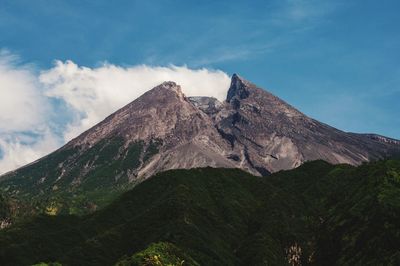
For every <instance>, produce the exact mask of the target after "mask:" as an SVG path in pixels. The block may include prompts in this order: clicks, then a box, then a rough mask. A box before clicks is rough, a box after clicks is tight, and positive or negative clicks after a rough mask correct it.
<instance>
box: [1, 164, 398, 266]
mask: <svg viewBox="0 0 400 266" xmlns="http://www.w3.org/2000/svg"><path fill="white" fill-rule="evenodd" d="M399 177H400V161H399V160H388V161H379V162H375V163H369V164H364V165H362V166H359V167H357V168H355V167H351V166H348V165H337V166H334V165H330V164H328V163H326V162H323V161H315V162H309V163H305V164H304V165H302V166H301V167H299V168H296V169H294V170H290V171H281V172H279V173H276V174H273V175H272V176H271V178H261V177H256V176H251V175H249V174H247V173H245V172H242V171H240V170H234V169H212V168H206V169H191V170H173V171H167V172H165V173H161V174H158V175H156V176H155V177H153V178H150V179H148V180H146V181H144V182H142V183H141V184H139V185H138V186H136V187H135V188H133V190H131V191H129V192H127V193H125V194H124V195H123V196H122V197H120V198H118V199H117V200H116V201H115V202H114V203H113V204H111V205H110V206H109V207H106V208H104V209H103V210H100V211H98V212H95V213H93V214H91V215H87V216H82V217H76V216H55V217H52V216H40V217H37V218H35V219H33V220H31V221H29V222H25V223H22V224H16V225H14V226H13V227H11V228H9V229H6V230H3V231H0V246H1V247H2V249H1V250H0V264H1V265H29V264H32V263H36V262H39V261H47V262H49V261H58V262H61V263H62V264H63V265H77V264H79V265H110V264H113V263H115V262H117V261H120V262H121V263H123V262H126V263H128V262H129V261H131V262H132V261H133V262H134V261H137V260H142V259H143V260H145V259H146V258H147V259H149V260H150V259H151V258H150V257H149V256H150V255H151V254H152V255H153V256H154V252H156V253H157V254H158V255H160V256H161V257H160V258H159V259H160V260H161V261H164V260H167V259H168V260H169V261H170V260H174V261H176V260H178V259H183V260H184V259H186V261H187V264H186V265H197V264H199V265H265V264H267V263H268V265H286V264H289V263H290V262H292V263H293V264H292V265H299V263H300V262H301V264H302V265H355V264H356V265H397V264H398V263H399V262H400V253H399V252H398V244H399V243H400V231H399V228H398V226H397V225H398V222H399V219H400V215H399V213H400V181H399ZM155 250H156V251H155ZM131 255H133V256H131ZM153 259H154V257H153ZM122 265H131V264H122ZM132 265H135V264H132ZM150 265H157V264H155V263H154V264H150ZM184 265H185V264H184Z"/></svg>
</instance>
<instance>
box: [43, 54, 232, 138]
mask: <svg viewBox="0 0 400 266" xmlns="http://www.w3.org/2000/svg"><path fill="white" fill-rule="evenodd" d="M169 80H171V81H175V82H177V83H178V84H180V85H181V86H182V90H183V92H184V93H185V94H186V95H187V96H213V97H216V98H218V99H220V100H224V99H225V97H226V91H227V89H228V86H229V82H230V79H229V76H228V75H227V74H226V73H224V72H222V71H217V70H207V69H198V70H193V69H189V68H187V67H177V66H170V67H149V66H145V65H140V66H133V67H127V68H124V67H119V66H115V65H110V64H104V65H103V66H100V67H98V68H87V67H79V66H77V65H76V64H75V63H73V62H71V61H67V62H60V61H57V62H56V65H55V67H54V68H52V69H50V70H47V71H44V72H43V73H42V74H41V75H40V81H41V83H42V84H44V85H45V87H46V89H47V93H46V95H47V96H48V97H56V98H59V99H62V100H64V101H65V102H66V103H67V104H68V106H69V107H70V108H71V110H72V111H73V113H74V114H75V121H74V122H73V123H71V124H70V125H69V126H68V130H67V132H66V133H65V136H64V137H65V140H66V141H68V140H70V139H71V138H73V137H76V136H77V135H78V134H79V133H81V132H82V131H84V130H85V129H88V128H90V127H91V126H93V125H94V124H96V123H98V122H100V121H101V120H102V119H104V118H105V117H106V116H107V115H109V114H111V113H112V112H114V111H116V110H118V109H119V108H121V107H122V106H124V105H126V104H127V103H129V102H131V101H132V100H134V99H136V98H137V97H139V96H140V95H142V94H143V93H145V92H146V91H148V90H149V89H151V88H153V87H155V86H157V85H158V84H160V83H162V82H164V81H169Z"/></svg>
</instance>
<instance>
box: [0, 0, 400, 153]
mask: <svg viewBox="0 0 400 266" xmlns="http://www.w3.org/2000/svg"><path fill="white" fill-rule="evenodd" d="M399 10H400V2H399V1H390V0H388V1H385V0H384V1H370V0H362V1H361V0H360V1H324V0H319V1H317V0H309V1H306V0H273V1H271V0H264V1H232V0H230V1H215V0H214V1H207V0H205V1H204V0H203V1H172V0H163V1H161V0H160V1H100V0H97V1H87V0H80V1H59V0H51V1H50V0H47V1H44V0H36V1H29V0H25V1H21V0H12V1H7V0H2V1H1V3H0V49H1V50H2V51H3V54H7V55H8V56H9V57H10V55H11V56H12V57H13V58H14V59H12V60H11V61H12V65H13V68H18V67H23V68H24V69H27V68H28V69H29V71H31V72H33V73H41V72H43V71H46V70H48V69H51V68H53V67H54V64H55V63H54V62H55V60H61V61H62V62H65V61H66V60H71V61H72V62H74V64H76V65H77V66H85V67H88V68H92V69H95V68H98V67H101V66H102V65H103V64H104V62H109V63H110V64H113V65H116V66H122V67H129V66H137V65H143V64H145V65H148V66H170V65H175V66H187V67H188V68H190V69H199V68H207V69H217V70H222V71H224V72H225V73H227V74H229V75H231V74H232V73H239V74H240V75H241V76H243V77H245V78H246V79H248V80H251V81H252V82H254V83H256V84H258V85H259V86H261V87H263V88H266V89H268V90H269V91H271V92H272V93H274V94H276V95H277V96H279V97H281V98H283V99H284V100H286V101H288V102H289V103H291V104H292V105H294V106H295V107H297V108H298V109H300V110H301V111H302V112H304V113H306V114H307V115H309V116H311V117H313V118H316V119H318V120H320V121H322V122H325V123H328V124H330V125H333V126H335V127H338V128H340V129H342V130H345V131H352V132H368V133H369V132H375V133H379V134H382V135H386V136H390V137H394V138H398V139H400V104H399V103H398V102H399V99H400V34H399V28H398V25H400V16H399V15H398V11H399ZM4 51H6V52H4ZM15 58H17V59H15ZM8 61H10V60H8ZM38 75H39V74H38ZM1 90H3V91H4V88H1V84H0V93H1ZM52 101H53V102H52V103H51V104H52V105H57V104H59V105H60V106H59V107H57V110H62V109H63V108H64V107H63V101H62V99H61V100H60V99H59V98H58V100H57V99H53V100H52ZM58 113H59V114H63V115H60V117H59V118H58V119H55V121H58V123H59V124H60V121H62V120H63V119H64V120H65V121H67V120H68V119H73V118H71V117H69V116H68V115H66V114H64V113H63V112H58ZM56 124H57V123H56ZM56 127H59V126H56ZM0 131H1V130H0ZM0 133H1V132H0ZM0 154H1V153H0Z"/></svg>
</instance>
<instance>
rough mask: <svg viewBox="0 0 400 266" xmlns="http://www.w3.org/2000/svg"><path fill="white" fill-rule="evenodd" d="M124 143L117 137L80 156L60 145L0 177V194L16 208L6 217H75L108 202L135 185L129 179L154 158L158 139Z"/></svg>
mask: <svg viewBox="0 0 400 266" xmlns="http://www.w3.org/2000/svg"><path fill="white" fill-rule="evenodd" d="M124 144H125V141H124V139H122V138H121V137H113V138H109V139H103V140H101V141H99V142H98V143H96V144H95V145H93V146H92V147H90V148H88V149H87V150H86V149H85V150H84V152H81V151H80V150H79V148H78V147H71V146H65V147H63V148H62V149H60V150H57V151H55V152H54V153H52V154H50V155H48V156H47V157H45V158H44V159H42V160H39V161H37V162H35V163H33V164H31V165H29V166H26V167H23V168H21V169H18V170H17V171H15V172H13V173H10V174H8V175H6V176H4V177H2V178H1V179H0V194H3V195H4V196H6V197H7V198H8V199H9V200H10V201H13V202H15V203H16V204H17V205H18V208H16V209H15V212H13V213H12V215H13V217H12V218H21V217H22V218H23V217H25V216H27V215H26V214H27V213H28V214H29V215H28V216H30V215H31V214H32V213H46V214H49V215H56V214H79V215H81V214H86V213H89V212H92V211H94V210H96V209H98V208H101V207H103V206H106V205H107V204H109V203H111V202H112V201H113V200H114V199H116V197H117V196H118V195H120V194H122V193H123V192H125V191H127V190H129V189H130V188H132V187H133V186H134V185H135V184H134V182H130V180H129V176H134V175H135V172H134V171H135V169H137V168H138V167H139V166H140V165H141V164H142V163H144V162H145V161H147V160H149V159H150V158H151V157H152V156H154V155H155V154H157V152H158V148H159V146H160V145H161V140H158V139H154V140H151V141H149V143H144V142H143V141H138V142H132V143H129V145H128V147H124ZM0 204H1V198H0ZM0 207H1V205H0Z"/></svg>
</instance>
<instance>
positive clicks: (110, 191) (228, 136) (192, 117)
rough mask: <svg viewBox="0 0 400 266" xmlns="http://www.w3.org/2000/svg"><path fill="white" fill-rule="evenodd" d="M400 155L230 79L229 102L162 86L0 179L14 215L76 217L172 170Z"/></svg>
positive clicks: (397, 148)
mask: <svg viewBox="0 0 400 266" xmlns="http://www.w3.org/2000/svg"><path fill="white" fill-rule="evenodd" d="M396 153H400V142H399V141H397V140H393V139H389V138H386V137H382V136H378V135H362V134H353V133H345V132H342V131H340V130H338V129H335V128H332V127H330V126H328V125H325V124H323V123H320V122H318V121H316V120H313V119H311V118H309V117H307V116H305V115H304V114H302V113H301V112H300V111H298V110H296V109H295V108H293V107H292V106H290V105H289V104H287V103H285V102H284V101H282V100H280V99H279V98H277V97H275V96H274V95H272V94H270V93H269V92H267V91H265V90H263V89H260V88H258V87H257V86H255V85H254V84H252V83H250V82H248V81H246V80H244V79H242V78H240V77H239V76H237V75H233V77H232V82H231V86H230V88H229V90H228V95H227V100H226V101H225V102H224V103H220V102H218V100H216V99H214V98H210V97H190V98H187V97H185V96H184V95H183V93H182V91H181V88H180V86H179V85H177V84H175V83H174V82H164V83H163V84H161V85H159V86H157V87H155V88H154V89H152V90H150V91H148V92H146V93H145V94H144V95H142V96H141V97H139V98H138V99H136V100H135V101H133V102H132V103H130V104H128V105H126V106H125V107H123V108H122V109H120V110H118V111H117V112H115V113H114V114H112V115H110V116H109V117H107V118H106V119H105V120H104V121H102V122H100V123H99V124H97V125H96V126H94V127H93V128H91V129H89V130H87V131H86V132H84V133H83V134H81V135H80V136H78V137H77V138H75V139H74V140H72V141H71V142H69V143H68V144H66V145H65V146H64V147H62V148H61V149H59V150H57V151H56V152H54V153H52V154H50V155H48V156H46V157H44V158H42V159H40V160H38V161H37V162H34V163H32V164H30V165H27V166H25V167H22V168H20V169H17V170H16V171H13V172H11V173H8V174H6V175H4V176H2V177H0V194H3V195H4V196H5V197H6V198H8V199H10V201H11V202H19V205H20V206H21V207H20V208H17V209H16V210H15V212H14V213H16V214H15V215H16V216H20V215H22V214H23V213H26V212H29V213H31V212H33V213H35V212H46V213H51V214H60V213H71V214H74V213H75V214H80V213H86V212H88V211H93V210H95V209H96V208H98V207H102V206H105V205H107V203H109V202H111V201H112V200H113V199H115V197H116V196H117V195H119V194H120V193H122V192H123V191H126V190H128V189H129V188H131V187H133V186H134V185H136V184H137V183H139V182H141V181H143V180H144V179H146V178H148V177H149V176H151V175H154V174H156V173H158V172H161V171H165V170H168V169H181V168H184V169H190V168H196V167H206V166H211V167H222V168H240V169H243V170H245V171H247V172H249V173H251V174H254V175H262V176H266V175H269V174H270V173H271V172H276V171H279V170H282V169H292V168H294V167H296V166H299V165H301V164H302V163H304V162H306V161H310V160H316V159H323V160H325V161H328V162H330V163H349V164H353V165H357V164H360V163H361V162H364V161H369V160H376V159H380V158H385V157H389V156H391V155H393V154H396Z"/></svg>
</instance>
